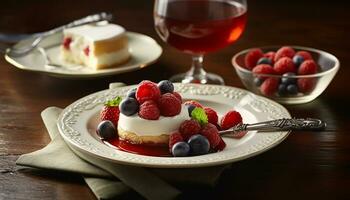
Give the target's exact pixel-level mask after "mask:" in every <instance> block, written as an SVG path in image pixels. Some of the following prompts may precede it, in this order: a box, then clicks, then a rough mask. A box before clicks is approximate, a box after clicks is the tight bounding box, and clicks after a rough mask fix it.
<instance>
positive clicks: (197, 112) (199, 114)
mask: <svg viewBox="0 0 350 200" xmlns="http://www.w3.org/2000/svg"><path fill="white" fill-rule="evenodd" d="M191 118H192V119H194V120H196V121H198V122H199V124H200V125H201V126H204V125H206V124H207V123H208V116H207V114H206V113H205V111H204V109H203V108H199V107H196V108H194V109H193V110H192V112H191Z"/></svg>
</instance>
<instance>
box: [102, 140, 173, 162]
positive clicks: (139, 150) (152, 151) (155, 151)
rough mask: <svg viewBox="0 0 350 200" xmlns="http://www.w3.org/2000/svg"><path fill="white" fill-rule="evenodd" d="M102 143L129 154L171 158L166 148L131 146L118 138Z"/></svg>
mask: <svg viewBox="0 0 350 200" xmlns="http://www.w3.org/2000/svg"><path fill="white" fill-rule="evenodd" d="M103 142H104V143H105V144H107V145H108V146H111V147H113V148H116V149H118V150H121V151H125V152H129V153H134V154H139V155H145V156H158V157H171V156H172V155H171V154H170V152H169V149H168V147H167V146H157V145H142V144H132V143H130V142H128V141H125V140H119V139H118V138H114V139H111V140H108V141H103Z"/></svg>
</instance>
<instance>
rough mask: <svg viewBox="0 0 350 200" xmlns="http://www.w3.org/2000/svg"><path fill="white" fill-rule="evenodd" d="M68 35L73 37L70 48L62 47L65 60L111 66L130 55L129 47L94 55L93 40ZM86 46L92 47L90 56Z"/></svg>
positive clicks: (96, 65)
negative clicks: (86, 52)
mask: <svg viewBox="0 0 350 200" xmlns="http://www.w3.org/2000/svg"><path fill="white" fill-rule="evenodd" d="M67 36H69V37H71V38H72V42H71V43H70V46H69V47H70V49H69V50H66V49H62V57H63V59H64V60H67V61H70V62H73V63H77V64H82V65H85V66H88V67H91V68H94V69H98V68H97V67H98V66H111V65H113V64H117V63H120V62H121V61H125V60H127V59H128V58H129V57H130V52H129V49H128V48H127V47H125V48H123V49H120V50H118V51H114V52H110V53H105V54H101V55H99V56H94V55H93V54H92V52H93V50H94V49H93V48H94V46H93V45H92V44H93V42H91V41H89V40H87V39H86V38H85V37H81V36H77V35H67ZM86 47H89V48H90V54H89V55H88V56H87V55H86V54H85V53H84V49H85V48H86Z"/></svg>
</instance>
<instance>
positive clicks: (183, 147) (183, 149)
mask: <svg viewBox="0 0 350 200" xmlns="http://www.w3.org/2000/svg"><path fill="white" fill-rule="evenodd" d="M171 153H172V154H173V156H175V157H184V156H188V155H189V154H190V145H188V144H187V143H186V142H177V143H175V144H174V146H173V147H172V148H171Z"/></svg>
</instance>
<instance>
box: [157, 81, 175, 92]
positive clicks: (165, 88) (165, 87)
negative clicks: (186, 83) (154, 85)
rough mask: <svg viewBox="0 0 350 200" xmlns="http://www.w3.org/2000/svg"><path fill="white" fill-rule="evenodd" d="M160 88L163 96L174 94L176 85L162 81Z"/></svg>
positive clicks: (159, 84)
mask: <svg viewBox="0 0 350 200" xmlns="http://www.w3.org/2000/svg"><path fill="white" fill-rule="evenodd" d="M158 88H159V90H160V92H161V93H162V94H165V93H172V92H174V85H173V83H172V82H171V81H168V80H162V81H160V82H159V83H158Z"/></svg>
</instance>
